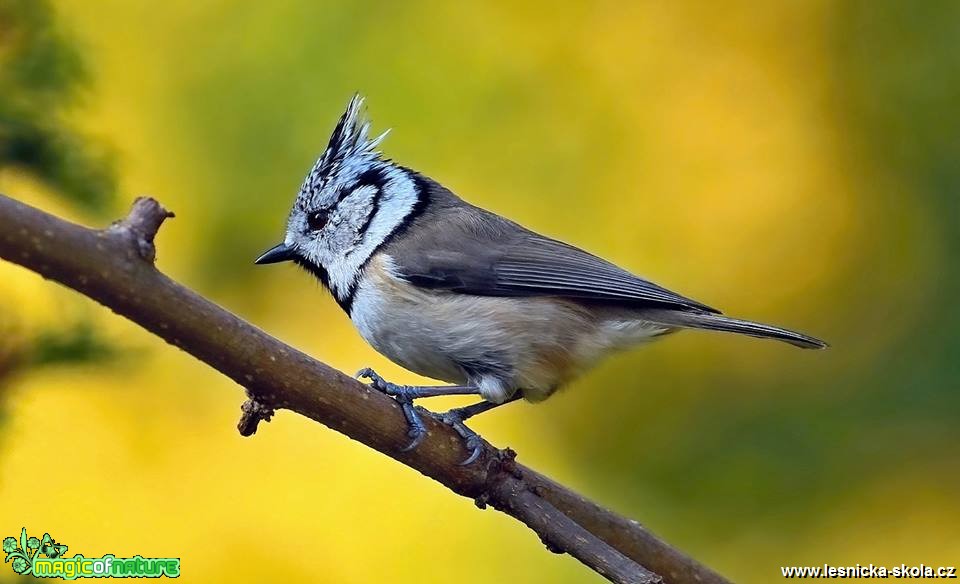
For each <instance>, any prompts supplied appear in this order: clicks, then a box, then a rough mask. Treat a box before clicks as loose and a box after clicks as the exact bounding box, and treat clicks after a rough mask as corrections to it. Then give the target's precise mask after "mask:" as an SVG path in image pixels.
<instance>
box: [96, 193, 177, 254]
mask: <svg viewBox="0 0 960 584" xmlns="http://www.w3.org/2000/svg"><path fill="white" fill-rule="evenodd" d="M170 217H174V214H173V212H171V211H168V210H167V209H165V208H164V207H163V205H161V204H160V203H159V202H158V201H157V200H156V199H154V198H152V197H137V199H136V200H135V201H134V202H133V206H132V207H131V208H130V213H129V214H128V215H127V216H126V217H125V218H123V219H121V220H120V221H116V222H114V223H113V224H112V225H111V226H110V230H111V231H121V232H126V233H128V234H130V235H131V236H132V237H133V242H134V245H136V251H137V255H139V256H140V257H141V258H143V259H144V260H146V261H148V262H150V263H151V264H152V263H153V262H154V260H156V258H157V249H156V247H154V245H153V240H154V238H155V237H156V235H157V231H159V230H160V225H162V224H163V222H164V221H165V220H166V219H167V218H170Z"/></svg>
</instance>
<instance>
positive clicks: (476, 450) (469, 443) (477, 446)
mask: <svg viewBox="0 0 960 584" xmlns="http://www.w3.org/2000/svg"><path fill="white" fill-rule="evenodd" d="M463 445H464V446H465V447H467V448H468V449H471V452H470V456H468V457H467V459H466V460H464V461H463V462H460V463H458V466H469V465H471V464H473V463H474V462H476V460H477V459H478V458H480V451H481V450H483V443H481V442H480V437H479V436H473V437H471V438H467V440H466V441H465V442H464V443H463Z"/></svg>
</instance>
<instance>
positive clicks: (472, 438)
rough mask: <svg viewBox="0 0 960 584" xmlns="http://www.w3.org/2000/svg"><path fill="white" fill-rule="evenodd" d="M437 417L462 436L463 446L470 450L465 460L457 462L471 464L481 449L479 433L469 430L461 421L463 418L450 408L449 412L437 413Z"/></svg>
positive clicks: (465, 464) (464, 464) (481, 441)
mask: <svg viewBox="0 0 960 584" xmlns="http://www.w3.org/2000/svg"><path fill="white" fill-rule="evenodd" d="M437 417H438V418H439V419H440V421H441V422H443V423H444V424H446V425H448V426H450V427H451V428H453V429H454V430H455V431H456V432H457V434H459V435H460V437H461V438H463V446H464V448H466V449H467V450H469V451H470V455H469V456H468V457H467V459H466V460H464V461H463V462H461V463H459V465H460V466H467V465H469V464H473V463H474V462H475V461H476V460H477V459H478V458H480V452H481V451H482V450H483V440H482V439H481V438H480V435H479V434H477V433H476V432H474V431H473V430H471V429H470V428H468V427H467V426H466V424H464V423H463V420H462V419H461V418H460V416H459V415H458V413H457V411H456V410H450V411H449V412H444V413H442V414H438V415H437Z"/></svg>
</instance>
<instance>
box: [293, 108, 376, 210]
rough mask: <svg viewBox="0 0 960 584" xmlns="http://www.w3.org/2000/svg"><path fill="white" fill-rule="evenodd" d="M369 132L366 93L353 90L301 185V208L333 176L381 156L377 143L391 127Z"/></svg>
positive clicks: (299, 200)
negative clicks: (373, 132) (370, 135)
mask: <svg viewBox="0 0 960 584" xmlns="http://www.w3.org/2000/svg"><path fill="white" fill-rule="evenodd" d="M369 132H370V122H369V121H368V120H367V119H366V117H365V116H364V114H363V97H361V96H360V94H359V93H358V94H354V96H353V98H351V99H350V103H349V104H347V109H346V111H344V112H343V115H342V116H340V120H339V121H338V122H337V126H336V127H335V128H334V129H333V134H331V135H330V142H329V143H328V144H327V148H326V150H324V151H323V154H322V155H321V156H320V158H319V159H317V162H316V164H314V165H313V168H311V169H310V172H309V173H308V174H307V178H306V179H305V180H304V182H303V186H302V187H301V188H300V194H301V196H300V197H299V198H298V200H297V204H298V205H299V206H300V208H302V209H306V208H308V207H309V206H310V205H311V204H312V203H313V201H312V200H311V199H312V197H311V196H310V195H313V194H315V193H318V192H320V191H321V190H323V188H324V187H325V186H326V183H328V182H329V181H330V180H331V179H332V178H334V177H337V176H341V175H343V174H353V171H358V170H361V169H363V168H364V167H369V166H370V165H372V164H373V163H375V162H377V161H378V160H380V159H381V155H380V152H379V151H377V146H379V145H380V143H381V142H382V141H383V139H384V138H386V137H387V134H389V133H390V130H387V131H385V132H383V133H382V134H380V135H379V136H377V137H376V138H373V139H372V140H369V139H367V135H368V134H369Z"/></svg>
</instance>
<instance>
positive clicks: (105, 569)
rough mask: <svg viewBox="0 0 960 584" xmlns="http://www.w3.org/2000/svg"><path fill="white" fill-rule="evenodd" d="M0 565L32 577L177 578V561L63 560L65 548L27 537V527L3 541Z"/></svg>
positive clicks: (48, 539) (108, 557) (46, 536)
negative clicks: (8, 566) (7, 564)
mask: <svg viewBox="0 0 960 584" xmlns="http://www.w3.org/2000/svg"><path fill="white" fill-rule="evenodd" d="M3 553H5V554H6V557H5V558H4V560H3V561H4V563H10V565H11V567H12V568H13V571H14V572H16V573H17V574H21V575H23V576H33V577H35V578H62V579H64V580H76V579H77V578H159V577H161V576H166V577H168V578H177V577H178V576H180V558H144V557H142V556H134V557H132V558H118V557H116V556H114V555H113V554H107V555H105V556H101V557H98V558H87V557H84V556H83V555H80V554H77V555H74V556H70V557H69V558H68V557H65V556H64V554H66V553H67V546H66V545H64V544H62V543H57V542H56V541H55V540H54V539H53V538H52V537H50V534H49V533H44V534H43V537H41V538H39V539H38V538H36V537H27V528H23V530H22V531H21V532H20V539H19V540H18V539H17V538H16V537H5V538H3Z"/></svg>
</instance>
